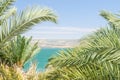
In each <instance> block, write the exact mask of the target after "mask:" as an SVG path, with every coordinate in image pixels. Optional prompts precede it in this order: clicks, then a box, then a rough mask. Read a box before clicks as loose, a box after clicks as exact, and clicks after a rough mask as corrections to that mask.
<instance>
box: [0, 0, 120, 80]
mask: <svg viewBox="0 0 120 80" xmlns="http://www.w3.org/2000/svg"><path fill="white" fill-rule="evenodd" d="M14 2H15V0H2V1H1V3H0V80H120V18H119V16H120V15H113V14H111V13H109V12H106V11H102V12H101V16H103V17H104V18H105V19H106V20H107V21H108V22H109V26H108V27H106V28H101V29H99V30H98V31H96V32H95V33H93V34H91V35H89V36H88V37H85V38H83V39H81V40H80V45H79V46H78V47H75V48H74V49H68V50H66V51H60V52H59V54H58V55H57V56H54V57H52V58H51V59H49V62H48V65H47V66H46V71H44V72H36V65H35V64H33V65H32V66H31V67H30V69H29V70H28V71H26V72H25V71H23V70H22V68H23V65H24V64H25V63H26V62H27V61H28V60H29V59H30V58H31V57H32V56H34V55H35V54H36V53H37V51H38V50H39V48H38V46H37V43H35V44H33V45H31V44H30V41H31V38H25V37H24V36H21V35H20V34H22V33H24V32H25V31H27V30H29V29H30V28H31V27H32V26H33V25H35V24H38V23H41V22H43V21H51V22H55V23H56V18H57V17H56V15H54V13H53V11H52V10H50V9H48V8H41V7H31V8H26V9H25V10H23V11H21V12H19V13H17V11H16V9H15V7H12V4H13V3H14Z"/></svg>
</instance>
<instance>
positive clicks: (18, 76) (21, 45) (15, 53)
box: [0, 0, 57, 80]
mask: <svg viewBox="0 0 120 80" xmlns="http://www.w3.org/2000/svg"><path fill="white" fill-rule="evenodd" d="M15 1H16V0H0V80H39V79H38V78H37V77H38V76H37V73H36V70H33V71H32V72H33V73H31V72H30V71H31V70H29V71H28V72H24V71H23V70H22V68H23V65H24V64H25V63H26V62H27V61H28V60H29V59H30V58H31V57H33V56H34V55H35V54H36V53H37V51H38V49H39V48H38V46H37V43H35V44H32V45H31V43H30V41H31V38H25V37H24V36H21V34H23V33H24V32H26V31H28V30H29V29H31V27H32V26H34V25H35V24H38V23H41V22H45V21H50V22H54V23H56V20H57V16H56V15H55V14H54V12H53V11H52V10H51V9H49V8H43V7H39V6H33V7H28V8H26V9H25V10H22V11H20V12H17V10H16V8H15V7H14V6H13V3H14V2H15ZM28 73H29V74H31V75H28ZM32 76H33V77H32Z"/></svg>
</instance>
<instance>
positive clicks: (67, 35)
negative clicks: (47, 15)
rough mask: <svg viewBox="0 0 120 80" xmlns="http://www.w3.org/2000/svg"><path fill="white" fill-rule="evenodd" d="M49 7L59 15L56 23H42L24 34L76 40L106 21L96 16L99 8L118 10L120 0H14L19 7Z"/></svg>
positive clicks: (117, 11) (43, 37)
mask: <svg viewBox="0 0 120 80" xmlns="http://www.w3.org/2000/svg"><path fill="white" fill-rule="evenodd" d="M32 5H40V6H47V7H50V8H51V9H53V10H54V11H55V13H56V14H57V15H58V24H53V23H50V22H45V23H42V24H39V25H37V26H35V27H33V29H32V30H30V31H28V32H27V33H26V34H25V35H27V36H33V38H40V39H79V38H81V36H84V35H85V34H89V33H90V32H91V31H95V30H96V28H100V27H105V26H106V25H107V22H106V21H105V20H104V19H103V18H102V17H101V16H99V13H100V11H101V10H107V11H110V12H112V13H119V11H120V0H17V2H16V3H15V6H16V7H17V8H18V10H22V9H24V8H25V7H26V6H32Z"/></svg>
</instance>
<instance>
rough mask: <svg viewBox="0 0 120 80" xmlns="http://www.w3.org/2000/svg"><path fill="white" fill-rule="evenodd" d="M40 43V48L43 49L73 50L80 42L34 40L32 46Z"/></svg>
mask: <svg viewBox="0 0 120 80" xmlns="http://www.w3.org/2000/svg"><path fill="white" fill-rule="evenodd" d="M36 42H38V46H39V47H41V48H73V47H76V46H78V45H79V40H72V39H71V40H64V39H57V40H54V39H53V40H47V39H33V40H32V41H31V43H32V44H34V43H36Z"/></svg>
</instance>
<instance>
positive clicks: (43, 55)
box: [24, 48, 65, 71]
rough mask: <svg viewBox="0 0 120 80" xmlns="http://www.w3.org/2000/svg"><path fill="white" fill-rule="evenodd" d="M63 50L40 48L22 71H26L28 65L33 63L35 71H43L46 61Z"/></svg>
mask: <svg viewBox="0 0 120 80" xmlns="http://www.w3.org/2000/svg"><path fill="white" fill-rule="evenodd" d="M64 49H65V48H42V49H41V50H40V51H39V52H38V54H36V55H35V56H34V57H33V58H32V59H31V60H29V61H28V62H27V63H26V64H25V65H24V69H25V70H27V69H28V68H29V67H30V64H31V63H32V62H33V63H34V62H36V63H37V71H43V70H44V69H45V66H46V64H47V62H48V59H49V58H50V57H52V56H54V55H56V54H57V52H58V51H60V50H64Z"/></svg>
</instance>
